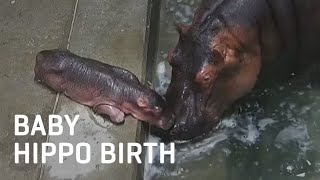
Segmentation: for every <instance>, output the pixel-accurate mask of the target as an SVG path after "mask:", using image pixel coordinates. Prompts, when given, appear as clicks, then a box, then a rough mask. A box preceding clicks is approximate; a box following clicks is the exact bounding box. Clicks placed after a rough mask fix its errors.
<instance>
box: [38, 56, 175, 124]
mask: <svg viewBox="0 0 320 180" xmlns="http://www.w3.org/2000/svg"><path fill="white" fill-rule="evenodd" d="M34 72H35V80H36V81H38V82H39V83H42V84H45V85H46V86H48V87H50V88H51V89H53V90H54V91H57V92H63V93H64V94H65V95H66V96H67V97H69V98H70V99H72V100H74V101H76V102H78V103H81V104H83V105H86V106H89V107H92V109H93V111H95V112H96V113H97V114H100V115H102V116H109V117H110V119H111V121H112V122H113V123H116V124H120V123H123V122H124V116H125V115H126V114H131V115H133V116H134V117H135V118H137V119H139V120H142V121H145V122H148V123H150V124H151V125H154V126H156V127H158V128H161V129H168V128H169V127H171V126H172V125H173V118H172V113H171V112H170V111H169V109H168V108H167V104H166V102H165V100H164V98H163V97H161V96H160V95H158V94H157V93H156V92H155V91H154V90H152V89H149V88H146V87H144V86H143V85H142V84H141V83H140V82H139V80H138V78H137V77H136V76H135V75H134V74H133V73H131V72H129V71H127V70H125V69H122V68H119V67H115V66H111V65H108V64H104V63H101V62H99V61H96V60H92V59H88V58H83V57H80V56H77V55H75V54H72V53H71V52H69V51H66V50H45V51H41V52H40V53H38V55H37V57H36V65H35V68H34Z"/></svg>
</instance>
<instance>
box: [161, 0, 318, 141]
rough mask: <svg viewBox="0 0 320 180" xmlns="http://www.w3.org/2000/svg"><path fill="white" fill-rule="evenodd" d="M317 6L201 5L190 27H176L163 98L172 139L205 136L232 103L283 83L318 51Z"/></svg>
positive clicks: (313, 2) (278, 1) (227, 1)
mask: <svg viewBox="0 0 320 180" xmlns="http://www.w3.org/2000/svg"><path fill="white" fill-rule="evenodd" d="M319 18H320V1H319V0H203V2H202V3H201V5H200V7H199V8H198V9H197V11H196V13H195V15H194V18H193V22H192V24H191V26H187V25H182V24H179V25H177V29H178V32H179V34H180V37H179V41H178V44H177V46H176V47H175V48H174V49H172V50H170V52H169V55H168V61H169V63H170V65H171V66H172V79H171V84H170V85H169V88H168V90H167V93H166V95H165V97H166V99H167V101H168V105H169V107H170V108H172V110H173V112H174V115H175V120H176V125H175V126H174V127H173V128H172V129H171V131H170V136H171V137H173V138H174V139H181V140H184V139H192V138H195V137H198V136H201V135H203V134H206V133H208V132H210V131H212V130H213V129H214V127H216V126H217V124H218V123H219V121H220V119H221V116H222V115H223V114H224V112H225V111H226V109H227V108H229V107H230V106H231V105H232V104H233V103H234V102H235V101H236V100H238V99H239V98H241V97H243V96H245V95H246V94H248V93H249V92H250V91H252V89H253V88H255V87H257V85H259V84H261V82H265V81H266V80H268V81H269V82H271V83H274V82H275V81H277V80H280V79H286V78H288V77H289V76H288V75H289V74H291V73H293V72H296V70H297V67H299V69H301V68H300V67H302V66H305V65H307V64H310V63H311V61H313V60H315V59H316V57H320V56H319V52H320V49H318V47H319V42H320V20H319Z"/></svg>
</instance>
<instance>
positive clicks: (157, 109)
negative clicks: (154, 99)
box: [154, 106, 162, 111]
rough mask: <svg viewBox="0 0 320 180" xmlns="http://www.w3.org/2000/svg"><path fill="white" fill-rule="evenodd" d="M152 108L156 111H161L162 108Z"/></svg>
mask: <svg viewBox="0 0 320 180" xmlns="http://www.w3.org/2000/svg"><path fill="white" fill-rule="evenodd" d="M154 109H155V110H156V111H161V110H162V109H161V107H159V106H155V107H154Z"/></svg>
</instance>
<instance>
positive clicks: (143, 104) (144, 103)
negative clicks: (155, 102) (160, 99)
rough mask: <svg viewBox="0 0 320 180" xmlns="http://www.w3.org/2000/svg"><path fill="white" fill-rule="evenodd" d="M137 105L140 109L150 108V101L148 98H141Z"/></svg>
mask: <svg viewBox="0 0 320 180" xmlns="http://www.w3.org/2000/svg"><path fill="white" fill-rule="evenodd" d="M137 104H138V106H139V107H140V108H146V107H148V106H149V100H148V98H147V97H146V96H143V95H142V96H140V97H139V98H138V100H137Z"/></svg>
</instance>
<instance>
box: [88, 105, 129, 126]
mask: <svg viewBox="0 0 320 180" xmlns="http://www.w3.org/2000/svg"><path fill="white" fill-rule="evenodd" d="M93 110H94V111H95V112H96V113H97V114H100V115H108V116H109V117H110V120H111V121H112V122H113V123H115V124H122V123H124V116H125V115H124V113H123V112H122V111H121V110H120V109H118V108H116V107H114V106H110V105H99V106H97V107H95V108H94V109H93Z"/></svg>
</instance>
